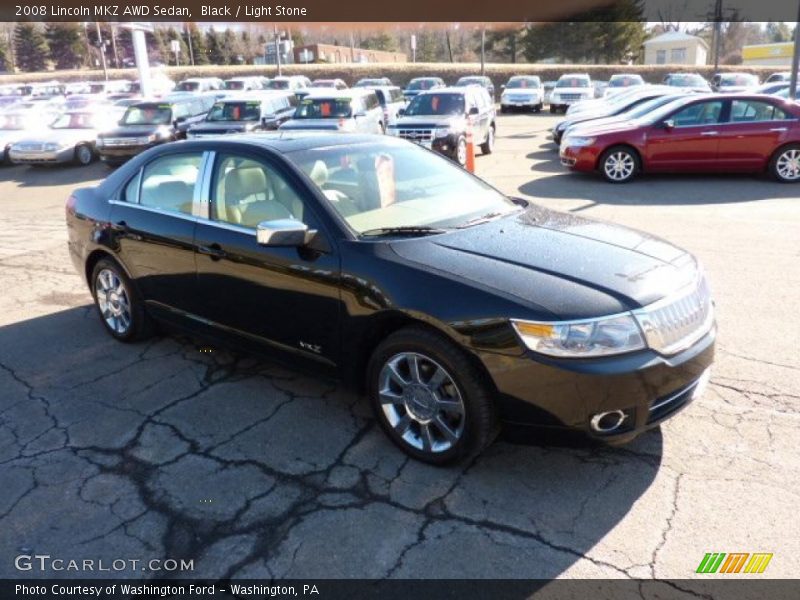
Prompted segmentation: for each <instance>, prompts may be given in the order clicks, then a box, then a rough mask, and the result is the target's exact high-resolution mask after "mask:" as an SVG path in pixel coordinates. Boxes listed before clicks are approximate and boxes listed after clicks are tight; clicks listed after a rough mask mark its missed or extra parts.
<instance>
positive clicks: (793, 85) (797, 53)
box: [789, 1, 800, 100]
mask: <svg viewBox="0 0 800 600" xmlns="http://www.w3.org/2000/svg"><path fill="white" fill-rule="evenodd" d="M799 28H800V1H798V4H797V22H796V23H795V28H794V54H792V76H791V78H790V80H789V98H791V99H792V100H795V99H796V98H797V69H798V67H800V41H798V38H800V31H798V29H799Z"/></svg>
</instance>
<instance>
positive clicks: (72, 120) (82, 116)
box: [50, 113, 98, 129]
mask: <svg viewBox="0 0 800 600" xmlns="http://www.w3.org/2000/svg"><path fill="white" fill-rule="evenodd" d="M97 121H98V118H97V116H96V115H94V114H92V113H66V114H63V115H61V116H60V117H58V118H57V119H56V120H55V121H54V122H53V124H52V125H50V127H51V128H52V129H94V128H95V127H97Z"/></svg>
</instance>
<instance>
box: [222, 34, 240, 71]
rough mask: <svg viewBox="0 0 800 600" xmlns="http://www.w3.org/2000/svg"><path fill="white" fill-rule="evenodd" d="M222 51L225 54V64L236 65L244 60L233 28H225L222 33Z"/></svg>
mask: <svg viewBox="0 0 800 600" xmlns="http://www.w3.org/2000/svg"><path fill="white" fill-rule="evenodd" d="M222 52H223V55H224V56H225V62H224V63H221V64H225V65H238V64H241V63H242V62H244V56H243V52H242V45H241V43H240V42H239V39H237V37H236V34H235V33H234V31H233V29H226V30H225V33H223V34H222Z"/></svg>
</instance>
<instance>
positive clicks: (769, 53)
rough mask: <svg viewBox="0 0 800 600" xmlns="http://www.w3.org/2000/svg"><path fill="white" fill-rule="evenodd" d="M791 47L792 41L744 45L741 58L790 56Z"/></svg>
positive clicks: (754, 58)
mask: <svg viewBox="0 0 800 600" xmlns="http://www.w3.org/2000/svg"><path fill="white" fill-rule="evenodd" d="M793 48H794V44H793V43H792V42H784V43H781V44H759V45H758V46H744V47H743V48H742V59H743V60H758V59H760V58H792V50H793Z"/></svg>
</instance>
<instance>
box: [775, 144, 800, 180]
mask: <svg viewBox="0 0 800 600" xmlns="http://www.w3.org/2000/svg"><path fill="white" fill-rule="evenodd" d="M775 170H776V171H777V172H778V175H779V176H780V177H781V179H784V180H786V181H795V180H797V179H800V150H798V149H797V148H792V149H791V150H786V151H785V152H783V153H782V154H781V155H780V156H779V157H778V160H777V162H776V163H775Z"/></svg>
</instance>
